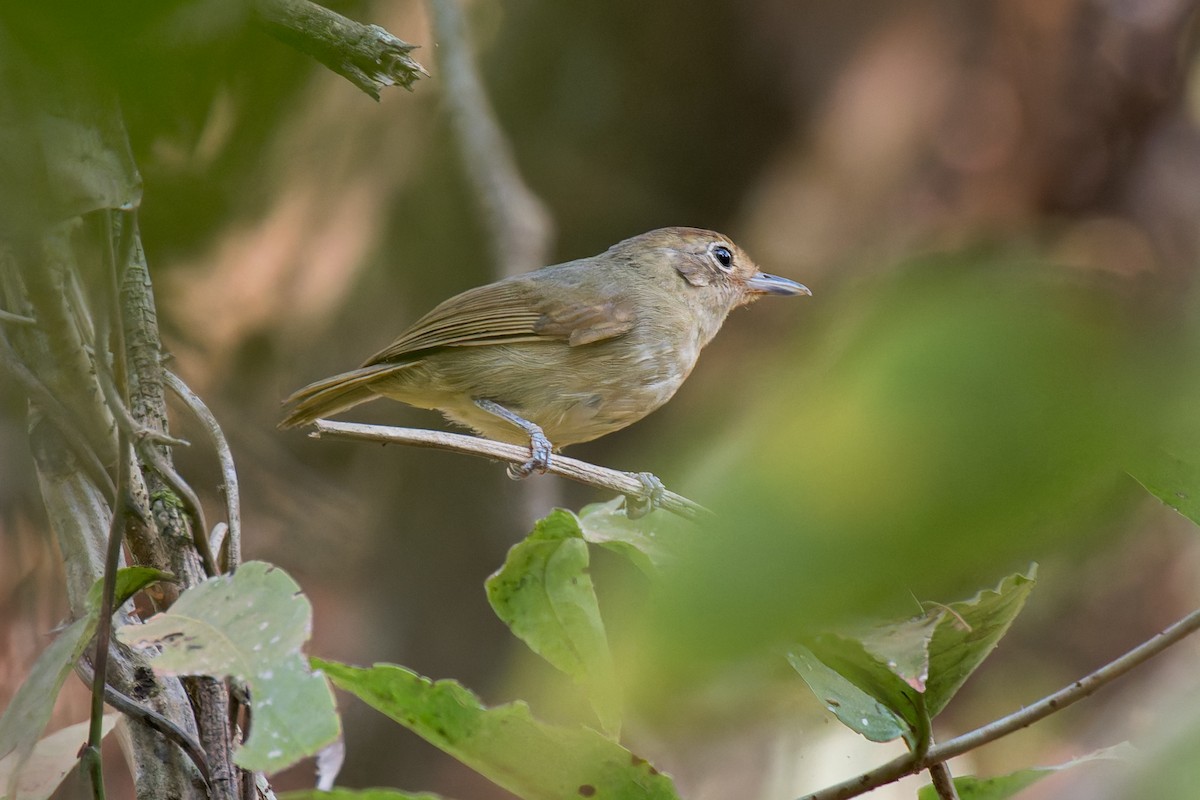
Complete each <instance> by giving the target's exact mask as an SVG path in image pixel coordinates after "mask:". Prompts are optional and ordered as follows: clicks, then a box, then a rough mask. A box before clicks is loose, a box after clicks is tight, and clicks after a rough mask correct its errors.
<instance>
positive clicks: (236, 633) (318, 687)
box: [117, 561, 340, 772]
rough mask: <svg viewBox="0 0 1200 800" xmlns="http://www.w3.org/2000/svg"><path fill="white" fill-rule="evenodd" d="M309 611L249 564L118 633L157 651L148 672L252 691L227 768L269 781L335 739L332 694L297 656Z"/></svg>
mask: <svg viewBox="0 0 1200 800" xmlns="http://www.w3.org/2000/svg"><path fill="white" fill-rule="evenodd" d="M311 631H312V607H311V606H310V605H309V602H308V600H307V599H306V598H305V597H304V595H302V594H301V593H300V587H299V586H298V585H297V584H296V582H295V581H293V580H292V579H291V577H289V576H288V575H287V573H285V572H284V571H283V570H281V569H277V568H275V567H272V566H271V565H270V564H265V563H263V562H260V561H250V562H247V563H245V564H243V565H242V566H241V567H240V568H238V570H237V572H236V573H234V574H233V575H221V576H218V577H215V578H210V579H208V580H206V581H204V582H203V583H200V584H197V585H196V586H193V587H192V588H190V589H188V590H187V591H185V592H183V594H181V595H180V596H179V599H178V600H176V601H175V604H174V605H173V606H171V609H170V611H168V612H167V613H164V614H156V615H155V616H153V617H151V618H150V619H149V620H147V622H146V624H144V625H126V626H124V627H122V628H120V629H119V630H118V631H117V635H118V636H119V637H120V639H121V640H122V641H124V642H125V643H126V644H130V645H154V646H157V647H161V648H162V653H160V654H159V655H158V656H156V657H155V658H154V661H153V664H152V666H153V668H154V670H155V672H158V673H160V674H164V675H212V676H214V677H225V676H232V677H233V678H235V679H237V680H239V681H242V682H244V683H245V684H246V685H247V686H248V687H249V688H250V700H251V709H252V712H253V718H254V725H252V726H251V729H250V738H249V739H248V740H247V741H246V743H245V744H244V745H243V746H242V747H241V748H240V749H239V750H238V752H237V754H236V755H235V757H234V760H235V761H236V762H237V764H238V765H239V766H242V767H244V768H246V769H250V770H255V771H262V772H274V771H277V770H280V769H283V768H284V767H287V766H289V765H291V764H294V763H295V762H296V761H299V760H300V759H301V758H304V757H306V756H309V755H312V754H313V753H315V752H317V751H318V750H320V749H321V748H322V747H324V746H325V745H326V744H328V743H329V742H331V741H333V740H334V739H335V738H336V737H337V735H338V731H339V730H340V723H339V721H338V717H337V712H336V710H335V707H334V703H333V693H332V692H331V691H330V689H329V684H328V683H327V682H326V681H325V679H324V678H323V677H322V676H321V675H319V674H314V673H312V672H311V671H310V670H309V668H308V664H307V663H306V662H305V660H304V658H303V657H302V656H301V653H300V648H301V646H302V645H303V644H304V642H306V641H307V640H308V638H309V636H310V634H311Z"/></svg>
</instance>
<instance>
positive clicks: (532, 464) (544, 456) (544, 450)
mask: <svg viewBox="0 0 1200 800" xmlns="http://www.w3.org/2000/svg"><path fill="white" fill-rule="evenodd" d="M534 427H535V428H536V426H534ZM553 452H554V445H552V444H550V440H549V439H547V438H546V434H544V433H542V429H541V428H536V429H535V430H533V431H530V432H529V460H528V461H526V462H525V463H524V464H509V465H508V477H510V478H512V479H513V480H514V481H519V480H521V479H522V478H528V477H529V476H530V475H532V474H533V473H535V472H538V473H543V474H544V473H545V472H546V470H548V469H549V468H550V456H551V454H552V453H553Z"/></svg>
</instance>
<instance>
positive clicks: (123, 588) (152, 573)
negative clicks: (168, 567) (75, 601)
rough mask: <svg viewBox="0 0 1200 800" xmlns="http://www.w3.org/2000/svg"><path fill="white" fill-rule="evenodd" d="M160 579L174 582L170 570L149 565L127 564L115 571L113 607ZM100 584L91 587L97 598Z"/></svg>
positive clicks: (117, 606) (118, 605)
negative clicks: (166, 570) (164, 570)
mask: <svg viewBox="0 0 1200 800" xmlns="http://www.w3.org/2000/svg"><path fill="white" fill-rule="evenodd" d="M160 581H163V582H168V583H169V582H174V581H175V576H173V575H172V573H170V572H163V571H162V570H155V569H154V567H149V566H127V567H125V569H121V570H118V571H116V585H115V594H116V597H115V599H114V601H113V607H114V608H119V607H120V606H121V604H122V603H125V601H126V600H128V599H130V597H132V596H133V595H136V594H137V593H139V591H142V590H143V589H145V588H146V587H149V585H150V584H151V583H158V582H160ZM100 585H101V584H97V585H96V587H94V588H92V591H96V593H97V595H96V596H97V599H98V597H100V594H98V593H100V591H101V589H100V588H98V587H100ZM89 600H90V596H89ZM97 608H98V606H97Z"/></svg>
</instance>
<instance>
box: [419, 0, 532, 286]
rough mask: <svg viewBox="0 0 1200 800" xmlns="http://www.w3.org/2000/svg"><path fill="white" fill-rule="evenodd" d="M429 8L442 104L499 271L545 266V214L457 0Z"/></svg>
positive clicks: (435, 3) (510, 272) (513, 272)
mask: <svg viewBox="0 0 1200 800" xmlns="http://www.w3.org/2000/svg"><path fill="white" fill-rule="evenodd" d="M430 7H431V9H432V11H433V28H434V34H435V35H436V36H437V43H438V54H439V57H440V61H441V66H442V74H443V77H444V79H445V82H446V88H445V97H446V103H447V104H448V106H449V109H450V119H451V122H452V123H453V125H454V130H455V134H456V138H457V140H458V146H459V151H460V153H461V154H462V160H463V164H464V165H465V167H466V171H467V175H468V176H469V177H470V180H471V182H472V183H473V184H474V185H475V194H476V196H477V197H478V198H479V202H480V204H481V205H482V206H483V211H484V217H485V221H486V222H487V225H488V233H489V236H490V238H491V240H492V254H493V260H494V261H495V263H496V266H497V268H498V269H499V270H500V272H501V273H503V274H504V275H517V274H520V273H523V272H529V271H530V270H533V269H537V268H538V267H541V266H545V264H546V261H547V255H548V251H549V249H550V238H551V223H550V215H549V214H548V213H547V212H546V209H545V207H544V206H543V205H542V203H541V201H540V200H538V198H537V197H536V196H535V195H534V194H533V192H531V191H530V190H529V187H527V186H526V185H525V182H524V181H523V180H522V179H521V173H520V171H519V170H518V169H517V164H516V160H515V159H514V158H513V154H512V148H511V147H510V146H509V144H508V140H507V139H506V138H505V136H504V132H503V131H502V130H501V128H500V124H499V123H498V122H497V121H496V114H495V112H494V111H493V110H492V107H491V104H490V103H488V99H487V95H486V94H485V92H484V91H483V83H482V81H480V79H479V71H478V70H477V69H476V67H475V60H474V59H473V58H472V57H471V47H470V44H469V43H468V41H467V35H466V31H465V30H464V28H465V26H464V24H463V19H462V13H461V11H460V10H459V5H458V0H433V2H432V3H431V4H430Z"/></svg>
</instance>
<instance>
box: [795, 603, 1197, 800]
mask: <svg viewBox="0 0 1200 800" xmlns="http://www.w3.org/2000/svg"><path fill="white" fill-rule="evenodd" d="M1197 630H1200V609H1197V610H1195V611H1193V612H1192V613H1190V614H1188V615H1187V616H1186V617H1184V618H1183V619H1181V620H1179V621H1178V622H1176V623H1175V624H1174V625H1171V626H1170V627H1169V628H1166V629H1165V630H1163V631H1161V632H1159V633H1157V634H1155V635H1154V637H1153V638H1151V639H1148V640H1147V641H1145V642H1143V643H1142V644H1140V645H1138V646H1137V647H1135V648H1133V649H1132V650H1130V651H1129V652H1128V653H1126V654H1125V655H1123V656H1121V657H1120V658H1118V659H1116V660H1115V661H1110V662H1109V663H1108V664H1105V665H1104V666H1103V667H1101V668H1100V669H1098V670H1096V671H1095V672H1093V673H1092V674H1090V675H1088V676H1087V677H1086V678H1082V679H1080V680H1077V681H1075V682H1074V683H1072V684H1071V685H1070V686H1067V687H1064V688H1062V689H1059V690H1058V691H1057V692H1055V693H1054V694H1052V695H1049V696H1047V697H1043V698H1042V699H1041V700H1039V701H1037V702H1036V703H1034V704H1033V705H1031V706H1026V707H1025V708H1022V709H1021V710H1020V711H1017V712H1015V713H1013V714H1009V715H1008V716H1007V717H1002V718H1001V719H998V720H996V721H995V722H991V723H988V724H987V725H984V726H983V727H981V728H976V729H975V730H973V731H971V732H970V733H965V734H963V735H962V736H959V737H956V738H954V739H950V740H949V741H946V742H943V743H942V744H938V745H934V746H933V747H931V748H929V752H928V753H926V754H925V757H924V758H921V759H914V758H913V757H912V756H911V755H903V756H900V757H899V758H895V759H893V760H891V761H889V762H888V763H886V764H884V765H883V766H881V767H876V768H875V769H873V770H871V771H870V772H864V773H863V774H862V775H859V776H858V777H855V778H851V779H850V780H848V781H843V782H841V783H839V784H836V785H834V786H830V787H828V788H825V789H822V790H821V791H819V792H815V793H813V794H809V795H805V796H804V798H803V800H846V798H849V797H857V796H859V795H860V794H865V793H866V792H869V791H871V790H872V789H877V788H879V787H880V786H883V785H885V784H888V783H891V782H892V781H897V780H899V779H901V778H903V777H904V776H905V775H912V774H913V773H916V772H920V771H922V770H926V769H929V768H930V767H932V766H934V765H935V764H941V763H942V762H945V761H949V760H950V759H952V758H956V757H957V756H960V755H962V754H963V753H966V752H969V751H971V750H974V749H976V748H978V747H982V746H983V745H985V744H988V743H990V742H994V741H995V740H997V739H999V738H1001V737H1003V736H1007V735H1008V734H1010V733H1014V732H1016V731H1019V730H1021V729H1022V728H1027V727H1029V726H1030V725H1032V724H1033V723H1035V722H1038V721H1039V720H1041V719H1044V718H1046V717H1048V716H1050V715H1051V714H1053V713H1055V712H1056V711H1061V710H1062V709H1064V708H1066V707H1067V706H1069V705H1072V704H1074V703H1076V702H1078V701H1080V700H1082V699H1083V698H1085V697H1087V696H1088V695H1090V694H1093V693H1094V692H1095V691H1096V690H1098V689H1100V688H1101V687H1102V686H1105V685H1107V684H1109V683H1112V682H1113V681H1114V680H1116V679H1117V678H1119V677H1121V676H1122V675H1124V674H1125V673H1127V672H1129V671H1130V670H1131V669H1133V668H1134V667H1137V666H1139V665H1141V664H1143V663H1145V662H1146V661H1149V660H1150V659H1151V658H1153V657H1154V656H1156V655H1158V654H1159V653H1161V652H1162V651H1164V650H1166V649H1167V648H1168V647H1170V646H1171V645H1173V644H1175V643H1177V642H1180V641H1182V640H1183V639H1184V638H1186V637H1187V636H1189V635H1190V634H1192V633H1195V632H1196V631H1197Z"/></svg>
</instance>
